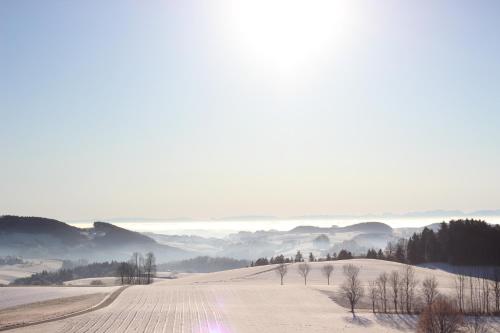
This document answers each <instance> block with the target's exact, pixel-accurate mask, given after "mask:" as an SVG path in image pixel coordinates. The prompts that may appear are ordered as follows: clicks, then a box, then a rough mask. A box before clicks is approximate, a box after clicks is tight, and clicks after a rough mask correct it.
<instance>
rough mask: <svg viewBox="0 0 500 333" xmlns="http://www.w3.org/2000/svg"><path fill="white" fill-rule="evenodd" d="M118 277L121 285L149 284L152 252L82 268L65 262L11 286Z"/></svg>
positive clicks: (153, 267) (152, 271)
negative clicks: (61, 265) (54, 269)
mask: <svg viewBox="0 0 500 333" xmlns="http://www.w3.org/2000/svg"><path fill="white" fill-rule="evenodd" d="M106 276H114V277H118V278H119V281H120V283H121V284H149V283H151V282H153V278H154V277H155V276H156V259H155V255H154V254H153V253H152V252H149V253H147V254H146V255H145V256H143V255H142V254H140V253H137V252H136V253H134V254H133V255H132V257H131V258H130V260H128V261H126V262H118V261H111V262H108V261H106V262H98V263H91V264H87V265H82V266H74V264H73V263H70V262H65V264H64V266H63V268H61V269H59V270H57V271H54V272H49V271H42V272H40V273H35V274H32V275H31V276H29V277H25V278H18V279H16V280H14V281H13V282H11V284H13V285H61V284H63V283H64V282H66V281H71V280H76V279H85V278H94V277H106Z"/></svg>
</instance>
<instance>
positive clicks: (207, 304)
mask: <svg viewBox="0 0 500 333" xmlns="http://www.w3.org/2000/svg"><path fill="white" fill-rule="evenodd" d="M347 263H353V264H355V265H357V266H359V267H360V268H361V279H362V280H363V281H364V282H367V281H368V280H371V279H374V278H376V276H377V275H378V274H379V273H381V272H383V271H387V272H390V271H391V270H393V269H402V265H400V264H397V263H391V262H385V261H378V260H369V259H359V260H346V261H341V262H335V263H334V265H335V273H334V276H333V285H331V286H327V285H326V279H325V278H324V277H323V276H322V275H321V272H320V267H321V266H322V265H323V263H313V271H312V272H311V274H310V277H309V281H308V282H309V283H308V285H307V286H304V285H303V279H302V277H301V276H300V275H299V274H298V273H297V266H296V265H295V264H294V265H290V267H289V273H288V275H287V276H286V278H285V285H284V286H280V285H279V278H278V276H277V275H276V273H275V271H273V270H272V268H273V267H272V266H263V267H252V268H243V269H237V270H231V271H225V272H217V273H208V274H196V275H191V276H189V275H188V276H185V277H182V278H178V279H173V280H165V281H161V282H158V283H155V284H152V285H149V286H133V287H130V288H128V289H126V290H125V291H124V292H123V293H122V294H121V295H120V296H119V297H118V298H117V299H116V300H115V301H114V302H113V303H112V304H111V305H109V306H108V307H106V308H103V309H101V310H98V311H95V312H90V313H88V314H85V315H81V316H76V317H72V318H68V319H65V320H60V321H55V322H51V323H47V324H42V325H37V326H31V327H26V328H23V329H18V330H14V331H13V332H73V333H83V332H120V333H121V332H196V333H201V332H209V333H210V332H217V333H230V332H244V333H246V332H248V333H250V332H252V333H254V332H271V333H274V332H374V333H382V332H411V331H414V325H415V323H416V320H417V318H416V317H414V316H407V315H402V316H396V315H374V314H372V313H370V312H369V311H360V312H359V314H358V315H357V318H356V319H353V317H352V315H351V314H350V313H349V312H348V311H347V310H346V309H345V308H343V307H341V306H340V305H338V304H336V303H335V302H334V301H332V299H330V297H328V292H335V291H336V290H338V286H339V284H340V283H341V282H342V280H343V278H342V266H343V265H344V264H347ZM416 272H417V277H418V278H419V279H420V280H421V279H423V278H424V277H426V276H429V275H435V276H436V278H437V279H438V280H439V282H440V286H441V287H443V291H446V292H449V291H450V290H451V289H452V288H453V286H454V280H453V279H454V277H453V274H450V273H447V272H444V271H441V270H437V269H427V268H416Z"/></svg>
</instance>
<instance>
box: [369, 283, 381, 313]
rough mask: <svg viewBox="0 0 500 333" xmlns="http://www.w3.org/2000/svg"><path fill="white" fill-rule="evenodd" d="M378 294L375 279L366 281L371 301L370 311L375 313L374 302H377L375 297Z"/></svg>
mask: <svg viewBox="0 0 500 333" xmlns="http://www.w3.org/2000/svg"><path fill="white" fill-rule="evenodd" d="M378 294H379V289H378V286H377V281H370V282H368V296H370V300H371V302H372V312H373V313H375V304H376V303H377V298H378Z"/></svg>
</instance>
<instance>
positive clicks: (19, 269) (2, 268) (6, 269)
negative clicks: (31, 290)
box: [0, 259, 62, 284]
mask: <svg viewBox="0 0 500 333" xmlns="http://www.w3.org/2000/svg"><path fill="white" fill-rule="evenodd" d="M24 260H25V263H24V264H16V265H0V284H9V283H10V282H12V281H14V280H15V279H17V278H22V277H28V276H30V275H31V274H34V273H40V272H42V271H56V270H58V269H59V268H61V266H62V261H61V260H52V259H47V260H34V259H24Z"/></svg>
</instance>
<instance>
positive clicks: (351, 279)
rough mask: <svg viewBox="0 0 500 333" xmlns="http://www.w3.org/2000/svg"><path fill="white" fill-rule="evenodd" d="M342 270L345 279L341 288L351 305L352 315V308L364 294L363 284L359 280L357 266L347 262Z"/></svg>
mask: <svg viewBox="0 0 500 333" xmlns="http://www.w3.org/2000/svg"><path fill="white" fill-rule="evenodd" d="M343 270H344V276H345V281H344V283H343V284H342V287H341V290H342V294H343V296H344V297H345V298H346V299H347V300H348V301H349V304H350V305H351V312H352V315H353V317H354V316H355V314H354V308H355V307H356V304H357V303H358V302H359V300H360V299H361V297H362V296H363V294H364V289H363V286H362V285H361V282H360V280H359V267H356V266H354V265H353V264H348V265H344V267H343Z"/></svg>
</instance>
